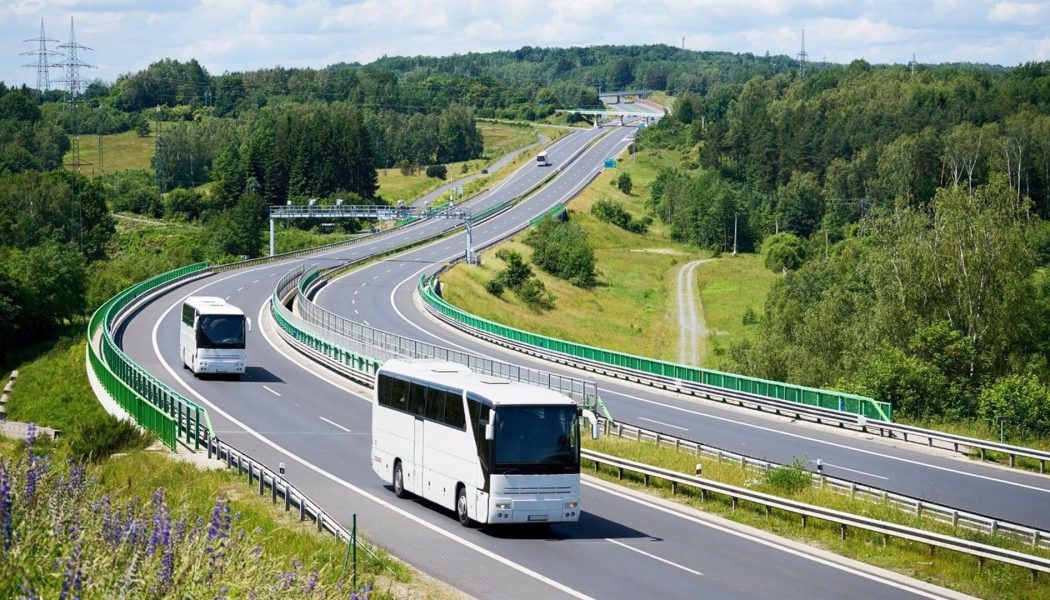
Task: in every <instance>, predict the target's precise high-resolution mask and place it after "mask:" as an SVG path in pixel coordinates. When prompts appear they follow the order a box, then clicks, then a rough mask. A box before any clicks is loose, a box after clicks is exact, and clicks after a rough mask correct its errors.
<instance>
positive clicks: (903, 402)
mask: <svg viewBox="0 0 1050 600" xmlns="http://www.w3.org/2000/svg"><path fill="white" fill-rule="evenodd" d="M847 387H848V388H849V389H848V391H851V392H854V393H857V394H861V395H863V396H869V397H871V398H874V399H876V400H880V401H882V402H889V403H890V404H892V405H893V412H894V416H903V417H908V418H910V419H919V418H926V417H933V416H939V415H943V414H945V412H946V410H947V407H948V405H949V402H948V401H949V399H948V397H947V396H948V393H947V391H948V382H947V380H946V379H945V377H944V374H943V373H941V372H940V371H939V370H938V369H937V368H936V367H935V366H933V365H931V364H929V363H926V362H924V361H922V360H920V359H917V358H915V357H913V356H908V355H907V354H905V353H904V352H901V351H900V350H898V349H896V348H884V349H882V350H881V351H879V352H877V353H876V354H875V356H873V357H872V358H871V359H870V360H869V361H867V363H866V364H864V366H863V367H862V368H861V369H860V371H859V372H858V373H857V374H856V375H855V376H854V378H853V380H852V382H851V383H850V384H849V385H848V386H847Z"/></svg>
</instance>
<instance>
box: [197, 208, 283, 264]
mask: <svg viewBox="0 0 1050 600" xmlns="http://www.w3.org/2000/svg"><path fill="white" fill-rule="evenodd" d="M267 208H268V205H267V203H266V201H265V200H263V199H262V198H261V197H259V196H258V195H256V194H243V195H241V198H240V199H239V200H238V201H237V204H236V205H235V206H234V207H233V208H232V209H230V210H228V211H226V212H223V213H221V214H219V215H218V216H216V217H214V218H212V219H211V221H209V222H208V238H209V241H210V247H211V254H212V256H213V257H216V258H218V257H224V256H232V257H239V256H245V257H248V258H254V257H256V256H260V255H261V254H262V249H263V244H264V241H263V232H264V231H265V230H266V225H267Z"/></svg>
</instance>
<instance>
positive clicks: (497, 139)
mask: <svg viewBox="0 0 1050 600" xmlns="http://www.w3.org/2000/svg"><path fill="white" fill-rule="evenodd" d="M478 129H480V130H481V135H482V137H484V139H485V150H484V153H483V155H484V156H485V158H487V159H489V160H494V159H497V158H499V157H501V156H503V155H504V154H506V153H508V152H510V151H511V150H516V149H518V148H521V147H523V146H528V145H529V144H531V143H533V142H535V141H536V130H535V129H534V128H532V127H514V126H511V125H497V124H494V123H480V124H478Z"/></svg>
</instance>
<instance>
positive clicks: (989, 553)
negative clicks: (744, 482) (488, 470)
mask: <svg viewBox="0 0 1050 600" xmlns="http://www.w3.org/2000/svg"><path fill="white" fill-rule="evenodd" d="M581 456H582V457H583V458H584V459H585V460H589V461H591V462H592V463H593V464H594V466H595V470H597V469H598V468H599V467H600V466H601V465H605V466H608V467H612V468H614V469H617V472H618V475H619V477H620V478H621V479H622V478H623V474H624V472H631V473H637V474H639V475H642V477H643V480H644V481H645V483H646V484H647V485H648V483H649V480H650V478H651V477H655V478H658V479H662V480H664V481H667V482H669V483H671V486H672V492H675V491H677V489H678V487H679V486H685V487H689V488H693V489H696V490H700V491H701V493H715V494H720V495H723V496H727V497H729V498H730V499H731V500H732V501H733V508H736V506H737V503H738V502H739V501H741V500H743V501H745V502H750V503H751V504H754V505H756V506H760V507H763V508H764V509H765V511H766V514H767V515H768V514H769V513H770V511H771V510H773V509H776V510H781V511H784V512H787V513H791V514H795V515H799V516H800V517H802V525H803V526H805V525H806V520H807V519H808V518H814V519H820V520H822V521H827V522H830V523H835V524H838V526H839V532H840V536H841V537H842V539H846V535H847V531H848V529H849V528H851V527H852V528H855V529H860V530H863V531H869V532H872V533H877V534H882V535H883V536H886V537H895V538H899V539H903V540H908V541H912V542H917V543H920V544H926V545H928V546H930V547H936V548H944V549H946V550H952V551H955V552H959V553H962V554H968V555H970V556H974V557H976V558H977V560H978V564H983V563H984V561H985V560H987V559H991V560H993V561H996V562H1001V563H1005V564H1010V565H1014V566H1018V567H1022V568H1025V569H1029V570H1030V571H1031V573H1032V577H1033V578H1034V577H1035V576H1036V573H1038V572H1043V573H1050V559H1047V558H1043V557H1041V556H1033V555H1031V554H1025V553H1023V552H1017V551H1015V550H1007V549H1005V548H999V547H996V546H991V545H988V544H982V543H980V542H974V541H970V540H965V539H962V538H957V537H953V536H949V535H944V534H941V533H935V532H932V531H926V530H923V529H916V528H914V527H908V526H907V525H898V524H896V523H889V522H887V521H880V520H878V519H872V518H869V517H864V516H860V515H853V514H850V513H845V512H841V511H837V510H833V509H830V508H824V507H821V506H815V505H813V504H806V503H804V502H797V501H795V500H788V499H785V498H780V497H778V496H773V495H771V494H765V493H762V492H756V491H753V490H749V489H745V488H740V487H736V486H732V485H728V484H724V483H719V482H716V481H711V480H708V479H703V478H701V477H695V476H692V475H685V474H683V473H679V472H677V471H672V470H670V469H664V468H662V467H654V466H652V465H647V464H644V463H640V462H635V461H632V460H626V459H623V458H619V457H616V456H611V455H608V454H602V453H601V452H595V451H593V450H583V451H582V453H581Z"/></svg>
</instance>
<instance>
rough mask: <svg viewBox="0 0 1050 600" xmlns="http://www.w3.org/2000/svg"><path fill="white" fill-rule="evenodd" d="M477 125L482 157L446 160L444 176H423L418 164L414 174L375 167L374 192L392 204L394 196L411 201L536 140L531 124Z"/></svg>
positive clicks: (406, 201) (472, 172) (407, 201)
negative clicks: (377, 189)
mask: <svg viewBox="0 0 1050 600" xmlns="http://www.w3.org/2000/svg"><path fill="white" fill-rule="evenodd" d="M478 128H479V129H480V130H481V135H482V137H483V138H484V141H485V145H484V149H483V150H482V158H478V159H474V160H468V161H461V162H454V163H448V164H446V165H445V166H446V167H447V168H448V179H435V178H433V177H427V176H426V174H425V169H424V168H420V170H419V172H418V173H416V174H415V175H405V174H403V173H401V170H400V169H396V168H391V169H378V171H377V172H378V173H379V191H378V192H377V193H378V194H379V196H381V197H382V198H383V199H384V200H386V201H387V202H388V203H390V204H395V203H396V202H397V201H398V200H404V202H405V204H411V203H412V202H413V201H415V200H416V199H417V198H419V197H420V196H423V195H424V194H427V193H428V192H431V191H433V190H435V189H437V188H439V187H441V186H442V185H444V184H446V183H448V182H450V181H453V180H455V179H459V178H460V177H466V176H468V175H473V174H475V173H479V172H481V170H482V169H484V168H485V166H486V165H487V164H488V163H489V161H491V160H494V159H496V158H499V157H500V156H502V155H504V154H506V153H507V152H510V151H511V150H514V149H515V148H520V147H522V146H526V145H528V144H531V143H532V142H534V141H536V132H535V130H534V129H533V128H531V127H525V126H516V125H504V124H497V123H479V125H478ZM464 193H466V189H464Z"/></svg>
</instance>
